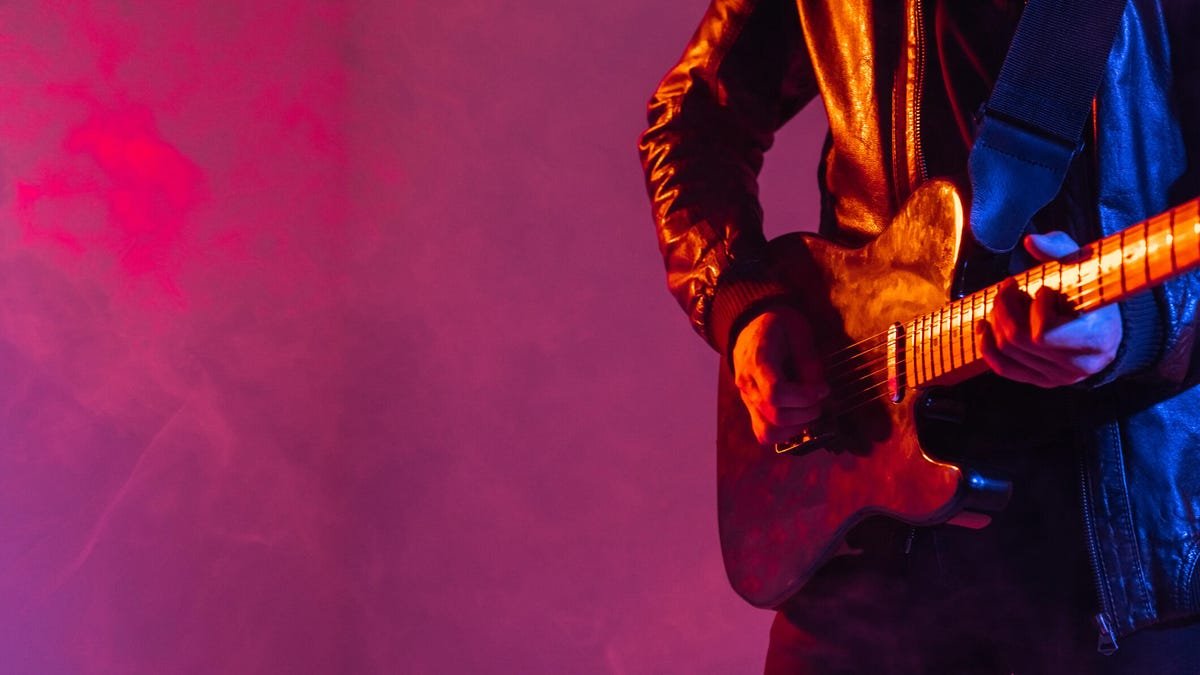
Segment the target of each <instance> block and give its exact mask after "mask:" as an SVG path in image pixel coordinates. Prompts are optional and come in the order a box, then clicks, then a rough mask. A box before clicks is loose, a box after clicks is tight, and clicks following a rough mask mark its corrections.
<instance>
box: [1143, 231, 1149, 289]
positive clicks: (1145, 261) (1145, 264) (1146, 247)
mask: <svg viewBox="0 0 1200 675" xmlns="http://www.w3.org/2000/svg"><path fill="white" fill-rule="evenodd" d="M1142 267H1143V268H1144V269H1145V270H1146V285H1149V284H1150V220H1149V219H1146V220H1143V221H1142Z"/></svg>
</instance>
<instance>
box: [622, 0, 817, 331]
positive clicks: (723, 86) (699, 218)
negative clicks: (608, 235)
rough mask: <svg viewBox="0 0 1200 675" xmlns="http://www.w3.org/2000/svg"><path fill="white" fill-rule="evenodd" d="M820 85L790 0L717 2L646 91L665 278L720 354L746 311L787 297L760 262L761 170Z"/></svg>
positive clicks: (647, 163)
mask: <svg viewBox="0 0 1200 675" xmlns="http://www.w3.org/2000/svg"><path fill="white" fill-rule="evenodd" d="M815 94H816V85H815V81H814V77H813V74H812V67H811V65H810V62H809V57H808V52H807V49H806V47H805V43H804V39H803V36H802V34H801V28H800V20H799V17H798V15H797V11H796V3H795V2H794V0H713V1H712V3H711V4H710V6H709V8H708V10H707V12H706V13H705V15H704V18H703V20H702V21H701V24H700V27H699V28H698V29H697V30H696V33H695V34H694V35H693V37H692V39H691V42H690V43H689V44H688V46H687V49H686V50H685V51H684V54H683V57H682V58H681V59H680V61H679V63H678V64H677V65H676V66H675V67H674V68H672V69H671V70H670V71H669V72H668V73H667V75H666V77H665V78H663V80H662V83H661V84H660V85H659V87H658V90H657V91H656V92H655V93H654V95H653V97H652V98H651V100H650V104H649V115H648V117H649V124H650V126H649V128H648V129H647V130H646V131H645V132H644V133H643V134H642V136H641V141H640V143H639V146H638V149H639V151H640V154H641V160H642V166H643V168H644V170H645V174H646V186H647V191H648V192H649V194H650V199H651V203H652V209H653V215H654V221H655V225H656V227H657V230H658V243H659V249H660V251H661V252H662V254H663V258H664V262H665V264H666V271H667V285H668V287H669V288H670V290H671V293H672V294H673V295H674V296H675V299H676V300H677V301H678V302H679V304H680V305H681V306H682V307H683V308H684V310H685V311H686V312H687V313H688V314H689V316H690V318H691V320H692V324H693V326H694V327H695V329H696V330H697V332H699V333H700V335H702V336H703V337H704V338H705V339H706V340H707V341H708V343H709V344H710V345H712V346H713V347H714V348H715V349H717V350H718V351H719V352H721V353H722V354H726V353H727V352H728V348H729V346H730V345H729V344H728V343H729V341H730V337H731V335H732V334H733V332H734V331H735V330H737V329H739V328H740V325H739V321H741V319H742V317H744V316H746V315H748V314H749V313H750V312H751V311H752V310H753V309H754V308H756V307H759V306H761V305H762V304H764V303H768V302H772V301H777V300H780V299H783V298H784V297H786V294H787V292H786V290H785V289H784V288H783V286H782V285H780V284H779V283H778V282H776V281H775V280H773V279H771V278H770V277H769V275H768V274H767V271H766V267H765V265H764V264H763V263H762V262H761V256H762V252H763V250H764V248H765V244H766V242H765V239H764V237H763V232H762V209H761V207H760V206H759V202H758V183H757V177H758V172H759V169H760V168H761V167H762V160H763V153H764V152H765V151H766V150H767V149H768V148H769V147H770V146H771V142H772V140H773V138H774V133H775V131H776V130H777V129H778V128H779V127H780V126H782V125H783V123H784V122H786V121H787V120H788V119H790V118H791V117H792V116H793V115H795V114H796V112H797V111H799V110H800V108H801V107H803V106H804V104H805V103H807V102H808V101H810V100H811V99H812V98H813V97H814V96H815Z"/></svg>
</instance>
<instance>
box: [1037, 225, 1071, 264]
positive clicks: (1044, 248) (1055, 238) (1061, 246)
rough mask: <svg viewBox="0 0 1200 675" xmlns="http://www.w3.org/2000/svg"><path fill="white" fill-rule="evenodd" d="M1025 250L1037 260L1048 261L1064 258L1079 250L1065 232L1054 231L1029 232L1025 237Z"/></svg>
mask: <svg viewBox="0 0 1200 675" xmlns="http://www.w3.org/2000/svg"><path fill="white" fill-rule="evenodd" d="M1025 250H1026V251H1029V255H1031V256H1033V257H1034V259H1036V260H1037V261H1038V262H1049V261H1051V260H1058V259H1060V258H1065V257H1067V256H1069V255H1071V254H1072V253H1074V252H1076V251H1078V250H1079V244H1076V243H1075V240H1074V239H1072V238H1071V235H1069V234H1067V233H1066V232H1060V231H1057V230H1056V231H1054V232H1047V233H1046V234H1031V235H1029V236H1027V237H1025Z"/></svg>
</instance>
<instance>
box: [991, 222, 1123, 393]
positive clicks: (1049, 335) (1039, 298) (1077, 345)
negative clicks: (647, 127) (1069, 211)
mask: <svg viewBox="0 0 1200 675" xmlns="http://www.w3.org/2000/svg"><path fill="white" fill-rule="evenodd" d="M1025 249H1026V250H1027V251H1029V253H1030V254H1031V255H1032V256H1033V257H1034V258H1036V259H1037V260H1038V261H1039V262H1048V261H1051V260H1057V259H1060V258H1063V257H1065V256H1068V255H1070V254H1072V253H1074V252H1075V251H1077V250H1079V246H1078V244H1076V243H1075V241H1074V240H1073V239H1071V237H1070V236H1069V235H1067V234H1066V233H1064V232H1050V233H1048V234H1034V235H1029V236H1027V237H1025ZM975 328H976V331H975V346H976V348H977V349H978V350H979V352H980V353H981V354H982V355H983V360H984V361H986V362H987V364H988V366H989V367H991V369H992V370H993V371H994V372H996V373H997V374H998V375H1000V376H1002V377H1006V378H1008V379H1010V380H1016V381H1018V382H1026V383H1029V384H1033V385H1037V386H1039V387H1045V388H1051V387H1060V386H1063V385H1068V384H1075V383H1077V382H1080V381H1082V380H1084V379H1087V378H1088V377H1090V376H1092V375H1094V374H1096V373H1098V372H1100V371H1101V370H1104V368H1105V367H1106V366H1108V364H1110V363H1112V361H1113V359H1114V358H1116V355H1117V347H1119V346H1120V344H1121V335H1122V329H1121V314H1120V310H1118V309H1117V306H1116V305H1109V306H1108V307H1102V308H1100V309H1097V310H1094V311H1090V312H1086V313H1084V314H1075V313H1074V312H1071V311H1069V310H1067V309H1065V308H1063V307H1062V304H1061V303H1060V302H1059V298H1058V296H1057V293H1056V292H1055V291H1054V290H1053V289H1050V288H1045V287H1043V288H1041V289H1039V290H1038V292H1037V293H1036V294H1035V296H1034V297H1032V298H1030V297H1029V296H1028V295H1027V294H1025V293H1024V292H1023V291H1021V290H1020V289H1019V288H1018V287H1017V285H1016V283H1015V282H1013V281H1012V280H1011V279H1009V280H1006V281H1005V282H1003V283H1002V284H1000V290H999V293H998V294H997V296H996V301H995V304H994V305H993V307H992V312H991V314H990V315H989V316H988V318H987V321H986V322H984V321H979V322H977V323H976V324H975Z"/></svg>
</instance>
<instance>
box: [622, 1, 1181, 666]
mask: <svg viewBox="0 0 1200 675" xmlns="http://www.w3.org/2000/svg"><path fill="white" fill-rule="evenodd" d="M921 4H922V0H907V1H906V2H905V3H904V7H903V8H901V7H900V5H899V3H889V2H881V1H877V2H871V1H869V0H847V1H845V2H838V3H831V2H825V1H824V0H714V1H713V2H712V4H711V6H710V7H709V9H708V12H707V13H706V15H705V17H704V19H703V20H702V23H701V25H700V27H699V29H698V30H697V31H696V34H695V36H694V37H693V39H692V40H691V42H690V43H689V45H688V47H687V50H686V51H685V53H684V55H683V57H682V59H681V60H680V62H679V63H678V65H676V66H675V67H674V68H673V69H672V70H671V71H670V72H669V73H668V74H667V76H666V77H665V78H664V80H663V81H662V83H661V85H660V86H659V88H658V90H657V92H656V93H655V94H654V97H653V98H652V100H651V102H650V109H649V119H650V127H649V128H648V129H647V130H646V132H645V133H644V134H643V136H642V138H641V143H640V146H639V147H640V151H641V156H642V161H643V165H644V167H645V171H646V178H647V185H648V190H649V192H650V196H651V200H652V203H653V211H654V217H655V222H656V224H657V227H658V233H659V243H660V247H661V250H662V253H663V256H664V259H665V262H666V269H667V280H668V286H669V287H670V289H671V291H672V293H673V294H674V295H675V297H676V298H677V300H678V301H679V302H680V304H681V305H682V306H683V307H684V309H685V310H686V311H687V312H688V314H689V316H690V318H691V320H692V322H693V325H694V326H695V327H696V329H697V330H698V332H700V334H701V335H702V336H704V337H705V339H706V340H708V342H709V343H710V344H711V345H713V346H714V347H715V348H716V349H717V350H718V351H720V352H722V353H723V354H724V353H725V352H726V351H727V348H728V346H729V342H730V339H731V337H732V335H734V334H735V333H736V329H737V327H738V326H739V324H740V322H741V321H743V320H744V319H745V318H746V317H747V316H748V315H750V314H752V313H753V312H754V311H755V306H756V305H758V304H760V303H762V302H766V301H770V300H772V299H774V298H777V297H780V296H783V295H784V294H786V293H787V292H788V291H786V290H785V289H783V288H782V287H781V286H779V285H777V284H776V283H775V282H774V281H772V280H771V279H770V278H769V277H768V276H767V275H766V273H765V272H764V270H763V269H761V268H760V266H759V264H758V260H759V259H760V257H761V254H762V250H763V247H764V246H767V245H768V244H767V243H766V242H765V241H764V239H763V234H762V226H761V222H762V221H761V209H760V207H759V204H758V200H757V184H756V177H757V174H758V171H759V169H760V167H761V164H762V156H763V153H764V152H765V151H766V150H767V149H768V148H769V147H770V144H771V140H772V136H773V133H774V132H775V131H776V130H777V129H778V128H779V126H781V125H782V124H783V123H784V122H786V121H787V120H788V119H789V118H790V117H791V116H792V115H794V114H795V113H796V112H797V111H798V110H799V109H800V108H801V107H802V106H803V105H805V104H806V103H807V102H808V101H810V100H811V99H812V98H814V97H816V96H818V95H819V96H820V97H821V99H822V100H823V102H824V105H825V109H826V111H827V114H828V118H829V125H830V136H829V140H828V142H827V145H826V154H825V157H824V162H823V164H822V169H821V173H822V189H823V204H822V222H821V231H822V232H823V233H824V234H826V235H827V236H831V237H835V238H839V239H842V240H847V241H863V240H865V239H869V238H871V237H873V236H875V235H877V234H878V233H879V232H880V231H881V229H882V228H883V227H884V226H885V225H886V223H887V222H888V220H889V218H890V217H891V215H892V214H893V212H894V211H895V209H896V208H897V205H898V204H900V203H902V202H903V200H904V198H905V197H906V196H907V195H908V194H909V193H910V192H911V191H912V190H913V189H914V188H915V187H916V186H917V185H919V184H920V183H921V182H922V181H924V180H926V179H927V178H929V177H928V176H926V175H925V169H924V161H923V157H922V138H921V134H920V133H919V130H920V114H921V110H922V87H923V85H924V78H925V77H927V74H926V73H925V72H924V71H923V51H922V50H923V49H924V48H925V46H926V45H925V40H926V39H927V37H926V36H925V35H924V29H923V25H924V24H923V23H922V22H921V21H920V20H919V17H921V16H922V7H921ZM1191 4H1192V3H1189V2H1183V1H1180V0H1130V1H1129V4H1128V5H1127V7H1126V10H1125V14H1124V17H1123V20H1122V24H1121V27H1120V28H1119V30H1118V34H1117V38H1116V41H1115V44H1114V47H1113V52H1112V55H1111V56H1110V58H1109V63H1108V67H1107V72H1106V74H1105V78H1104V81H1103V83H1102V85H1101V89H1100V92H1099V94H1098V95H1097V100H1096V106H1095V110H1094V128H1093V131H1094V136H1093V137H1092V138H1091V139H1090V142H1089V146H1090V152H1091V153H1092V156H1091V159H1092V162H1093V170H1092V171H1093V174H1094V181H1093V182H1094V185H1093V187H1092V192H1093V194H1094V198H1093V200H1092V202H1093V203H1092V204H1090V205H1089V207H1088V208H1084V209H1080V210H1079V212H1078V213H1077V214H1076V216H1077V218H1078V219H1079V220H1082V221H1086V222H1085V225H1086V227H1085V228H1084V229H1091V230H1092V234H1094V235H1100V234H1110V233H1112V232H1115V231H1117V230H1120V229H1122V228H1124V227H1126V226H1128V225H1129V224H1132V223H1135V222H1137V221H1140V220H1142V219H1144V218H1147V217H1149V216H1152V215H1154V214H1156V213H1158V212H1160V211H1162V210H1163V209H1165V208H1166V207H1167V206H1169V205H1171V204H1173V203H1177V202H1179V201H1182V200H1183V199H1184V198H1186V197H1190V196H1194V194H1195V193H1196V192H1197V191H1198V187H1200V181H1197V180H1196V176H1197V173H1198V172H1197V157H1196V150H1197V148H1198V146H1200V143H1198V140H1200V133H1198V132H1197V126H1198V120H1200V114H1197V113H1196V112H1195V108H1194V107H1193V106H1194V105H1195V104H1197V103H1200V96H1198V95H1197V92H1198V91H1200V87H1198V86H1197V82H1198V81H1200V73H1198V70H1197V69H1198V64H1197V61H1198V59H1197V48H1196V47H1195V46H1194V44H1195V43H1197V42H1200V40H1198V39H1197V38H1198V37H1200V22H1198V21H1197V14H1198V12H1197V11H1196V10H1193V9H1191V7H1190V5H1191ZM1172 38H1174V39H1172ZM1185 38H1186V39H1185ZM1188 50H1190V51H1188ZM1185 110H1186V111H1188V112H1187V113H1184V112H1182V111H1185ZM1189 151H1190V152H1191V156H1190V157H1189ZM1096 230H1099V231H1098V232H1097V231H1096ZM1198 300H1200V275H1197V274H1190V275H1184V276H1182V277H1179V278H1177V279H1175V280H1172V281H1170V282H1168V283H1166V284H1165V285H1163V286H1161V287H1159V288H1158V289H1156V290H1155V291H1154V292H1153V293H1152V294H1150V293H1147V294H1144V295H1143V296H1142V297H1140V298H1136V299H1134V300H1131V301H1129V302H1126V303H1124V304H1122V306H1121V313H1122V319H1123V323H1124V328H1125V338H1124V341H1123V344H1122V346H1121V349H1120V351H1119V353H1118V356H1117V360H1116V361H1115V362H1114V364H1113V365H1112V366H1110V368H1109V369H1108V370H1107V371H1106V372H1105V373H1103V374H1101V376H1100V377H1099V378H1096V379H1095V380H1094V381H1093V382H1091V384H1092V385H1093V388H1092V389H1091V390H1090V391H1089V392H1088V396H1089V405H1088V407H1089V410H1090V411H1091V412H1090V413H1089V415H1088V417H1087V419H1086V420H1085V419H1083V418H1082V417H1081V418H1080V420H1079V425H1080V432H1081V434H1082V435H1083V436H1085V437H1086V441H1085V450H1084V453H1083V461H1082V462H1081V466H1080V471H1079V479H1080V484H1079V488H1078V489H1079V491H1080V495H1081V499H1082V506H1083V512H1084V522H1085V524H1086V527H1087V537H1088V544H1089V549H1090V552H1091V558H1092V568H1093V572H1094V574H1095V580H1096V586H1097V595H1098V597H1099V606H1100V613H1099V614H1098V615H1097V616H1096V621H1097V623H1098V625H1099V627H1100V630H1101V642H1102V643H1105V642H1106V641H1107V642H1109V645H1108V647H1109V648H1115V640H1116V638H1117V637H1119V636H1121V635H1125V634H1128V633H1130V632H1132V631H1134V630H1136V629H1138V628H1141V627H1144V626H1148V625H1151V624H1154V623H1158V622H1161V621H1168V620H1172V619H1178V618H1182V617H1186V616H1192V615H1196V614H1200V572H1198V571H1197V568H1198V567H1200V388H1193V387H1192V385H1193V384H1195V383H1196V382H1198V381H1200V357H1198V355H1197V353H1196V349H1195V341H1196V310H1197V306H1196V305H1197V301H1198ZM1102 647H1103V644H1102Z"/></svg>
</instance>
